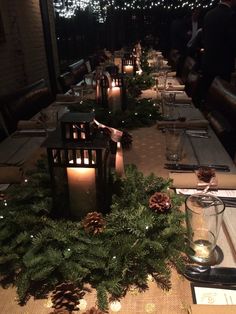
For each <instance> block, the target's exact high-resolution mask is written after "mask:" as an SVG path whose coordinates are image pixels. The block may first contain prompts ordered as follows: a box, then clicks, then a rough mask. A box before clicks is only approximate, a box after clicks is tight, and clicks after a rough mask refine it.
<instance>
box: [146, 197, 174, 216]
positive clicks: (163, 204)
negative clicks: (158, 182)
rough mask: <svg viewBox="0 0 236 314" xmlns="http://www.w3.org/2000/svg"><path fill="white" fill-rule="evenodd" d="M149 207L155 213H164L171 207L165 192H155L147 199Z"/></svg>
mask: <svg viewBox="0 0 236 314" xmlns="http://www.w3.org/2000/svg"><path fill="white" fill-rule="evenodd" d="M149 207H150V208H151V209H152V210H154V211H155V212H157V213H165V212H167V211H168V210H169V209H170V208H171V200H170V198H169V196H168V195H167V194H166V193H162V192H156V193H155V194H153V195H152V196H151V197H150V199H149Z"/></svg>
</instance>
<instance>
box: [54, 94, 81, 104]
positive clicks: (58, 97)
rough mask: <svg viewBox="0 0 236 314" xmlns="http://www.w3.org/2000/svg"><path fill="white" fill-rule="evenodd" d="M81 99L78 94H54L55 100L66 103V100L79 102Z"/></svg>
mask: <svg viewBox="0 0 236 314" xmlns="http://www.w3.org/2000/svg"><path fill="white" fill-rule="evenodd" d="M80 100H81V99H80V97H78V96H74V95H64V94H57V95H56V102H57V103H58V102H62V103H67V102H76V101H77V102H79V101H80Z"/></svg>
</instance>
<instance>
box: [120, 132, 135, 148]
mask: <svg viewBox="0 0 236 314" xmlns="http://www.w3.org/2000/svg"><path fill="white" fill-rule="evenodd" d="M132 142H133V138H132V135H131V134H130V133H128V132H127V131H123V134H122V137H121V145H122V148H124V149H129V148H130V147H131V145H132Z"/></svg>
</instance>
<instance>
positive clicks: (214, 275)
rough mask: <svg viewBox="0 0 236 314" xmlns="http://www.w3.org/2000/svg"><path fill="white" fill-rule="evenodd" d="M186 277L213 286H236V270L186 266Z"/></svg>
mask: <svg viewBox="0 0 236 314" xmlns="http://www.w3.org/2000/svg"><path fill="white" fill-rule="evenodd" d="M184 276H185V277H186V278H187V279H188V280H190V281H196V282H202V283H208V284H212V285H216V284H217V285H231V286H234V285H236V268H231V267H216V268H211V267H204V266H202V267H201V266H191V265H189V266H186V269H185V272H184Z"/></svg>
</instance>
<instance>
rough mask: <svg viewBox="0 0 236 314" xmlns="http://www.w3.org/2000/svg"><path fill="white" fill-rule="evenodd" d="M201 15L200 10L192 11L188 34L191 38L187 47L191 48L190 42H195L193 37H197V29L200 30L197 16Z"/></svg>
mask: <svg viewBox="0 0 236 314" xmlns="http://www.w3.org/2000/svg"><path fill="white" fill-rule="evenodd" d="M200 13H201V10H200V8H194V9H193V11H192V18H191V24H192V25H191V26H192V28H191V30H190V34H191V38H190V40H189V41H188V43H187V47H191V45H192V42H193V41H194V40H195V37H196V36H197V34H198V32H199V29H200V22H199V15H200Z"/></svg>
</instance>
